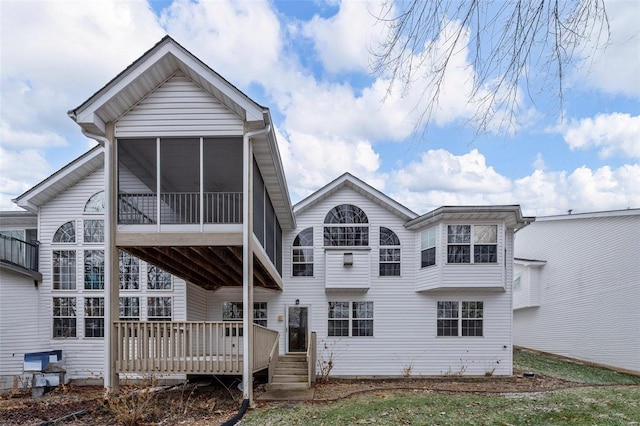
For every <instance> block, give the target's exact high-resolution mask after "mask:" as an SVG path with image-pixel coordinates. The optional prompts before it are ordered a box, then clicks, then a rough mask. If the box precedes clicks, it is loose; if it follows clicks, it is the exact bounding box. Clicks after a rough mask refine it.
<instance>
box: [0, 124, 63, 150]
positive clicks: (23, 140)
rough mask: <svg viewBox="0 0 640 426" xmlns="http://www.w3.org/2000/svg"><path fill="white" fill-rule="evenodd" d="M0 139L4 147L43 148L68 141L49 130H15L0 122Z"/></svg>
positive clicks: (61, 144) (60, 144)
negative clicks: (39, 131)
mask: <svg viewBox="0 0 640 426" xmlns="http://www.w3.org/2000/svg"><path fill="white" fill-rule="evenodd" d="M0 140H1V141H2V146H3V147H5V148H22V149H24V148H43V147H56V146H66V145H68V142H67V141H66V140H65V139H64V138H63V137H62V136H60V135H58V134H56V133H53V132H51V131H47V130H45V131H43V132H41V133H36V132H29V131H19V130H18V131H17V130H14V129H12V128H11V125H9V124H8V123H6V122H4V121H1V122H0Z"/></svg>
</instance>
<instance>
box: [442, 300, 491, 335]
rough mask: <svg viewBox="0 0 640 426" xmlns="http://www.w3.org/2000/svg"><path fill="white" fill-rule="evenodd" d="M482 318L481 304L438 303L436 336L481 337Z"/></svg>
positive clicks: (482, 308)
mask: <svg viewBox="0 0 640 426" xmlns="http://www.w3.org/2000/svg"><path fill="white" fill-rule="evenodd" d="M483 318H484V303H483V302H479V301H474V302H467V301H463V302H458V301H442V302H438V313H437V335H438V336H463V337H468V336H482V335H483Z"/></svg>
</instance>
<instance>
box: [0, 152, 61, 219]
mask: <svg viewBox="0 0 640 426" xmlns="http://www.w3.org/2000/svg"><path fill="white" fill-rule="evenodd" d="M0 170H2V173H0V210H13V209H16V206H15V205H14V204H13V203H12V202H11V199H12V198H14V197H16V196H17V195H19V194H22V193H23V192H25V191H26V190H27V189H29V187H31V186H32V185H33V184H35V183H37V182H39V181H40V180H42V179H44V178H45V177H47V176H48V175H49V172H50V170H51V166H50V165H49V163H48V162H47V160H46V159H45V157H44V155H43V154H42V152H41V151H38V150H34V149H24V150H20V151H12V150H6V149H4V148H3V147H0Z"/></svg>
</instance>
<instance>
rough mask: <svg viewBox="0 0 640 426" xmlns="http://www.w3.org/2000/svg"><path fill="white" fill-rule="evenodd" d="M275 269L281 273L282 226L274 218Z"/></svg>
mask: <svg viewBox="0 0 640 426" xmlns="http://www.w3.org/2000/svg"><path fill="white" fill-rule="evenodd" d="M276 269H277V270H278V272H279V273H280V275H282V227H281V226H280V222H278V218H276Z"/></svg>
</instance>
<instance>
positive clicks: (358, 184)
mask: <svg viewBox="0 0 640 426" xmlns="http://www.w3.org/2000/svg"><path fill="white" fill-rule="evenodd" d="M342 188H351V189H353V190H354V191H356V192H358V193H360V194H362V195H363V196H365V197H366V198H368V199H369V200H371V201H373V202H374V203H376V204H378V205H379V206H381V207H382V208H384V209H386V210H389V211H390V212H392V213H393V214H395V215H397V216H400V217H401V218H402V219H403V220H405V221H407V220H411V219H413V218H415V217H416V216H418V215H417V214H416V213H414V212H413V211H411V210H409V209H408V208H406V207H405V206H403V205H402V204H400V203H398V202H397V201H395V200H394V199H392V198H391V197H389V196H387V195H385V194H383V193H382V192H380V191H378V190H377V189H375V188H374V187H372V186H371V185H369V184H367V183H365V182H363V181H362V180H360V179H358V178H357V177H355V176H353V175H352V174H350V173H344V174H343V175H342V176H340V177H338V178H337V179H335V180H333V181H332V182H330V183H328V184H327V185H325V186H324V187H322V188H320V189H319V190H317V191H316V192H314V193H313V194H311V195H309V196H308V197H307V198H305V199H303V200H302V201H300V202H299V203H297V204H296V205H295V206H293V212H294V214H300V213H302V212H304V211H306V210H308V209H309V208H311V207H312V206H314V205H316V204H318V203H319V202H320V201H322V200H324V199H326V198H327V197H329V196H331V195H332V194H334V193H335V192H337V191H338V190H340V189H342Z"/></svg>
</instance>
